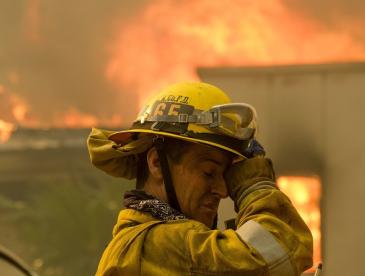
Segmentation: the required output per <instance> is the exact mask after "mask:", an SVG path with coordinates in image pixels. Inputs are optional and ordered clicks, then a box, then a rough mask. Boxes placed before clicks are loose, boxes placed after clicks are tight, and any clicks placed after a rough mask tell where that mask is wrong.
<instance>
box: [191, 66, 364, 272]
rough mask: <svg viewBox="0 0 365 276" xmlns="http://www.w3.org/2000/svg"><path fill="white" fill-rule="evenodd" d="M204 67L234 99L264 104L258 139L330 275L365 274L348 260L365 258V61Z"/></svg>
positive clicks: (203, 73)
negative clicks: (364, 178)
mask: <svg viewBox="0 0 365 276" xmlns="http://www.w3.org/2000/svg"><path fill="white" fill-rule="evenodd" d="M198 72H199V75H200V77H201V78H202V80H204V81H207V82H211V83H213V84H215V85H218V86H220V87H222V88H223V89H225V90H226V91H230V92H231V94H230V96H231V97H232V98H233V100H234V101H244V102H249V103H252V104H253V105H254V106H255V107H256V108H257V111H258V114H259V125H260V126H261V131H260V129H259V140H260V141H262V142H263V144H264V145H265V146H266V148H267V151H268V155H269V156H270V157H271V158H272V159H273V160H274V164H275V167H276V172H277V176H278V184H279V186H280V187H281V188H282V190H283V191H284V192H286V193H287V194H288V195H289V197H290V198H291V199H292V201H293V203H294V204H295V205H296V206H297V207H298V210H299V213H300V214H301V215H302V217H303V218H304V220H305V221H306V222H307V224H308V225H309V226H310V227H311V230H312V234H313V236H314V239H315V242H316V243H315V250H317V252H316V253H315V260H314V261H317V262H318V261H319V260H320V258H321V257H320V255H321V253H320V251H319V249H320V247H321V248H322V251H323V254H322V255H323V262H324V267H325V270H324V273H323V274H324V275H331V276H333V275H336V276H342V275H362V274H363V273H364V272H365V271H364V268H363V267H361V266H358V265H353V266H352V265H350V266H347V265H344V264H355V263H360V262H361V259H362V258H363V256H364V254H363V252H362V243H363V242H362V241H360V240H359V237H360V236H361V235H362V233H363V232H364V231H365V224H364V223H363V221H362V220H361V219H360V220H359V218H360V217H362V209H363V207H362V205H363V204H362V196H363V194H364V192H365V188H364V185H363V183H362V182H363V181H362V172H363V171H364V169H365V163H364V154H365V144H364V142H363V141H365V131H364V130H363V128H362V127H361V126H362V125H363V119H364V118H365V110H364V108H363V107H362V105H363V102H364V100H365V95H364V93H363V92H364V91H365V63H352V64H327V65H296V66H277V67H261V68H258V67H256V68H201V69H199V70H198ZM321 191H322V192H321ZM320 197H321V201H319V199H320ZM225 204H226V205H223V206H229V204H228V203H225ZM319 209H321V213H320V214H319V212H318V211H319ZM222 211H223V210H222ZM230 215H232V214H229V215H227V213H224V212H222V216H228V217H229V216H230ZM320 220H321V227H319V226H320ZM320 240H322V246H320Z"/></svg>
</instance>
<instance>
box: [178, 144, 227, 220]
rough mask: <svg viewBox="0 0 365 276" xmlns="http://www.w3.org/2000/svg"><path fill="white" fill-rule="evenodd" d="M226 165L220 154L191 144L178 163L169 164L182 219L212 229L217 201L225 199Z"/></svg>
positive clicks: (225, 155)
mask: <svg viewBox="0 0 365 276" xmlns="http://www.w3.org/2000/svg"><path fill="white" fill-rule="evenodd" d="M230 164H231V159H230V158H229V156H228V154H226V153H224V152H223V151H221V150H218V149H216V148H213V147H209V146H204V145H200V144H192V145H191V146H189V148H188V150H187V152H186V153H184V155H183V156H182V158H181V160H180V162H179V163H177V164H172V165H171V174H172V180H173V183H174V186H175V189H176V194H177V197H178V201H179V204H180V207H181V211H182V212H183V213H184V214H185V215H186V216H188V217H189V218H191V219H194V220H197V221H200V222H202V223H204V224H205V225H207V226H208V227H212V225H213V223H214V218H215V216H216V214H217V210H218V205H219V202H220V200H221V199H222V198H225V197H227V196H228V191H227V188H226V183H225V179H224V172H225V170H226V169H227V168H228V166H229V165H230Z"/></svg>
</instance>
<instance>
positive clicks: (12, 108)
mask: <svg viewBox="0 0 365 276" xmlns="http://www.w3.org/2000/svg"><path fill="white" fill-rule="evenodd" d="M364 8H365V4H364V2H363V1H344V0H332V1H330V0H324V1H297V0H267V1H252V0H228V1H209V0H200V1H194V0H186V1H176V0H155V1H151V0H150V1H147V0H144V1H141V0H140V1H116V0H114V1H92V2H87V1H76V2H75V3H72V4H70V3H64V2H56V1H44V0H23V1H16V2H14V1H1V3H0V13H1V19H0V20H1V21H0V22H1V24H0V32H1V34H2V35H1V43H0V62H1V66H0V140H2V141H5V140H7V139H8V137H9V135H10V133H11V131H12V130H14V129H15V128H16V127H17V126H22V127H90V126H93V125H107V126H113V127H119V126H121V125H125V124H128V123H129V122H130V121H131V120H132V119H133V116H134V114H135V113H136V111H137V109H138V108H139V106H140V105H141V103H142V102H143V101H144V100H145V98H146V97H147V96H148V95H149V94H150V93H151V92H152V91H154V90H156V89H159V88H160V87H162V86H164V85H165V84H167V83H171V82H174V81H179V80H186V79H196V74H195V69H196V67H197V66H247V65H264V64H266V65H269V64H270V65H272V64H283V63H285V64H287V63H311V62H315V63H319V62H331V61H349V60H360V59H364V57H365V32H364V28H363V26H364V20H365V19H364V18H365V17H364V16H363V10H364Z"/></svg>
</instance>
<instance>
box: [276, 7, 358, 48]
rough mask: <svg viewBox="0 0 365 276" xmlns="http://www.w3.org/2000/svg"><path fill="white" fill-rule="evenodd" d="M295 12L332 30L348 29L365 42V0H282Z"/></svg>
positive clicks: (352, 34)
mask: <svg viewBox="0 0 365 276" xmlns="http://www.w3.org/2000/svg"><path fill="white" fill-rule="evenodd" d="M282 1H283V3H284V4H285V5H286V6H287V7H288V8H289V9H291V10H292V11H293V12H296V13H299V14H301V15H304V16H306V17H308V18H311V19H313V20H316V21H317V22H318V23H320V24H322V25H324V26H326V27H327V28H329V29H331V30H337V31H343V30H346V31H347V32H348V33H349V34H351V36H352V37H353V38H354V39H355V40H357V41H361V43H363V44H365V2H364V1H362V0H348V1H346V0H321V1H318V0H306V1H300V0H282Z"/></svg>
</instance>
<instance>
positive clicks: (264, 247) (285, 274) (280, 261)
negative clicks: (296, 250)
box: [236, 220, 296, 276]
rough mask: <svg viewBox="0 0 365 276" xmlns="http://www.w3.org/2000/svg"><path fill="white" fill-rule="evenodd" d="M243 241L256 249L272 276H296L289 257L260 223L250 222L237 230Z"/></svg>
mask: <svg viewBox="0 0 365 276" xmlns="http://www.w3.org/2000/svg"><path fill="white" fill-rule="evenodd" d="M236 233H237V234H238V235H239V236H240V237H241V239H242V240H243V241H245V242H246V243H248V244H249V245H250V246H252V247H253V248H255V249H256V251H257V252H258V253H260V254H261V256H262V257H263V258H264V260H265V262H266V263H267V264H268V266H269V271H270V276H295V275H296V274H295V272H294V269H293V267H292V264H291V263H290V260H289V256H288V254H287V253H286V252H285V250H284V249H283V247H282V246H281V245H280V244H279V243H278V242H277V241H276V240H275V238H274V236H273V235H272V234H271V233H270V232H269V231H267V230H266V229H264V228H263V227H262V226H261V225H260V224H259V223H257V222H255V221H253V220H250V221H248V222H246V223H245V224H243V225H242V226H241V227H240V228H238V229H237V231H236Z"/></svg>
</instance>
